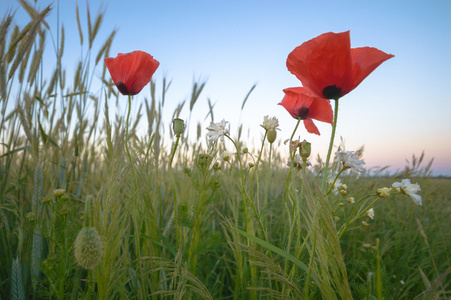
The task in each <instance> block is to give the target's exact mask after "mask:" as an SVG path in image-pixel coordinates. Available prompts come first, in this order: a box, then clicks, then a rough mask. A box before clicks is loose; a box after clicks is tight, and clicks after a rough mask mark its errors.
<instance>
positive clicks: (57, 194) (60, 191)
mask: <svg viewBox="0 0 451 300" xmlns="http://www.w3.org/2000/svg"><path fill="white" fill-rule="evenodd" d="M65 193H66V190H65V189H56V190H54V191H53V196H55V197H61V196H63V195H64V194H65Z"/></svg>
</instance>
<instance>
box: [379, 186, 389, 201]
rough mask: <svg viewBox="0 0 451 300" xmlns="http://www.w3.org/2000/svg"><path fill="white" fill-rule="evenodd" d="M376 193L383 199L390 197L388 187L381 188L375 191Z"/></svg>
mask: <svg viewBox="0 0 451 300" xmlns="http://www.w3.org/2000/svg"><path fill="white" fill-rule="evenodd" d="M376 193H377V195H378V196H379V197H380V198H385V197H388V196H390V189H389V188H388V187H383V188H380V189H377V192H376Z"/></svg>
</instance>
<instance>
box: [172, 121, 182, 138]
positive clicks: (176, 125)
mask: <svg viewBox="0 0 451 300" xmlns="http://www.w3.org/2000/svg"><path fill="white" fill-rule="evenodd" d="M172 130H173V131H174V134H175V135H176V136H180V135H181V134H182V133H183V131H185V121H183V120H182V119H178V118H177V119H174V120H172Z"/></svg>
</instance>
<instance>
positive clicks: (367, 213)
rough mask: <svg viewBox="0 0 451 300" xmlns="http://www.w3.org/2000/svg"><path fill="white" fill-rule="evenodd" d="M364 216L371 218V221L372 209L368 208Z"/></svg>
mask: <svg viewBox="0 0 451 300" xmlns="http://www.w3.org/2000/svg"><path fill="white" fill-rule="evenodd" d="M365 214H366V216H367V217H369V218H371V220H372V219H373V218H374V209H372V208H370V209H369V210H367V211H366V212H365Z"/></svg>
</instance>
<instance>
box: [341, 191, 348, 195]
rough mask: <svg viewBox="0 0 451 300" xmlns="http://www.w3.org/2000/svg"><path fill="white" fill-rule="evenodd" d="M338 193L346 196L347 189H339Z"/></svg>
mask: <svg viewBox="0 0 451 300" xmlns="http://www.w3.org/2000/svg"><path fill="white" fill-rule="evenodd" d="M340 194H342V195H343V196H346V195H347V194H348V191H347V190H340Z"/></svg>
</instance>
